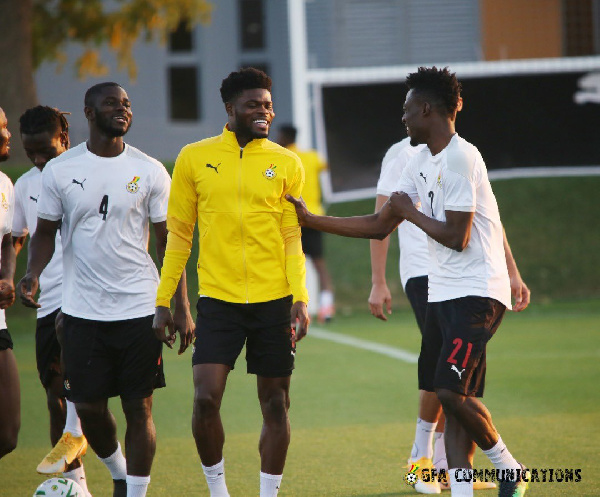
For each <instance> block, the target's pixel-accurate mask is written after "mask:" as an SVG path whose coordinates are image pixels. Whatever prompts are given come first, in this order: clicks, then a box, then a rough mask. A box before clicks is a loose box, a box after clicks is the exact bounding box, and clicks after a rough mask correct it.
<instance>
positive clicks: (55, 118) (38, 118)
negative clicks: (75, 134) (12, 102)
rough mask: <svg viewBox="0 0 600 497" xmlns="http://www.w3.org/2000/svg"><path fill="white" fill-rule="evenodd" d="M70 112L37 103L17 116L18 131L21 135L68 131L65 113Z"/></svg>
mask: <svg viewBox="0 0 600 497" xmlns="http://www.w3.org/2000/svg"><path fill="white" fill-rule="evenodd" d="M68 114H70V112H62V111H60V110H58V109H55V108H54V107H48V106H47V105H38V106H36V107H32V108H31V109H27V110H26V111H25V112H24V113H23V115H22V116H21V117H20V118H19V125H20V131H21V134H22V135H37V134H38V133H45V132H49V133H56V132H57V131H58V132H63V131H64V132H65V133H67V134H68V133H69V122H68V121H67V118H66V117H65V115H68Z"/></svg>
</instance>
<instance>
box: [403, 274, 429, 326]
mask: <svg viewBox="0 0 600 497" xmlns="http://www.w3.org/2000/svg"><path fill="white" fill-rule="evenodd" d="M428 281H429V278H428V277H427V276H416V277H414V278H410V279H409V280H408V281H407V282H406V288H405V289H404V291H405V292H406V296H407V297H408V300H409V302H410V305H411V307H412V310H413V312H414V313H415V318H416V319H417V324H418V325H419V331H420V332H421V336H423V331H424V330H425V316H426V315H427V297H428V292H429V285H428Z"/></svg>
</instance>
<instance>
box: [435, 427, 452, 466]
mask: <svg viewBox="0 0 600 497" xmlns="http://www.w3.org/2000/svg"><path fill="white" fill-rule="evenodd" d="M433 438H434V444H433V465H434V466H435V468H436V469H445V470H446V471H448V460H447V459H446V446H445V445H444V432H443V431H442V432H437V431H436V432H435V434H434V436H433Z"/></svg>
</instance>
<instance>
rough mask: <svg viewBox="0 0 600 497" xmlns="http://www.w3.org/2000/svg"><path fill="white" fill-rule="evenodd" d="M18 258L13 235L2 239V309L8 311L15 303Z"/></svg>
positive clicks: (7, 235)
mask: <svg viewBox="0 0 600 497" xmlns="http://www.w3.org/2000/svg"><path fill="white" fill-rule="evenodd" d="M16 259H17V256H16V254H15V249H14V247H13V244H12V235H11V234H10V233H7V234H5V235H4V236H3V237H2V260H1V261H0V309H6V308H7V307H10V306H11V305H13V304H14V302H15V283H14V279H15V266H16Z"/></svg>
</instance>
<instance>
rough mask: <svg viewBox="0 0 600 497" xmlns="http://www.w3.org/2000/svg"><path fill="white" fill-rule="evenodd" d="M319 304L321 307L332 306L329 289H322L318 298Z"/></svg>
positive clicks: (331, 293)
mask: <svg viewBox="0 0 600 497" xmlns="http://www.w3.org/2000/svg"><path fill="white" fill-rule="evenodd" d="M319 305H320V306H321V307H331V306H333V292H332V291H331V290H323V291H322V292H321V298H320V302H319Z"/></svg>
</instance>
